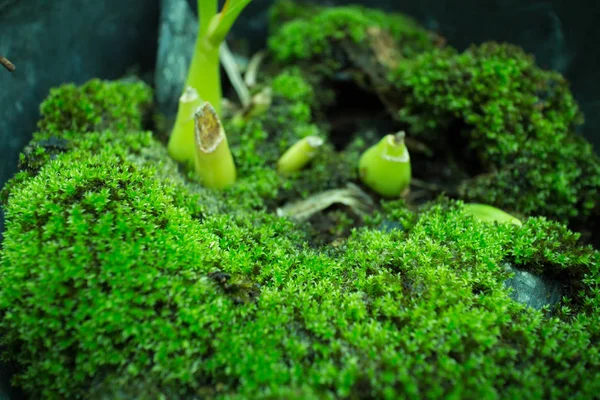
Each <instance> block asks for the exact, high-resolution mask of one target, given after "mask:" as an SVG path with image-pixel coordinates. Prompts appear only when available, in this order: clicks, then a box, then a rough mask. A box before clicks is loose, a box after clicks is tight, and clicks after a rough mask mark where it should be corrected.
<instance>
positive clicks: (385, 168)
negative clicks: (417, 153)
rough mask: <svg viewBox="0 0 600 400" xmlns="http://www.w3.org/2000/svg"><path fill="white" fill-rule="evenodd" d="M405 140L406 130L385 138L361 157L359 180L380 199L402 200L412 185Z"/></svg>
mask: <svg viewBox="0 0 600 400" xmlns="http://www.w3.org/2000/svg"><path fill="white" fill-rule="evenodd" d="M404 137H405V133H404V131H400V132H398V133H396V134H395V135H386V136H385V137H384V138H383V139H381V140H380V141H379V142H378V143H377V144H375V145H374V146H372V147H370V148H368V149H367V150H366V151H365V152H364V153H363V154H362V156H361V157H360V161H359V163H358V170H359V175H360V179H361V180H362V182H363V183H364V184H365V185H367V186H368V187H369V188H371V189H372V190H373V191H375V192H377V193H379V194H380V195H381V196H384V197H400V196H402V195H404V194H405V193H406V192H407V191H408V188H409V186H410V180H411V165H410V155H409V153H408V149H407V148H406V145H405V144H404Z"/></svg>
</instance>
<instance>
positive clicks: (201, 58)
mask: <svg viewBox="0 0 600 400" xmlns="http://www.w3.org/2000/svg"><path fill="white" fill-rule="evenodd" d="M185 86H186V87H187V86H191V87H193V88H194V89H196V90H197V91H198V94H199V95H200V98H201V99H202V100H203V101H207V102H209V103H210V104H212V106H213V107H214V108H215V111H216V112H217V115H221V98H222V92H221V74H220V63H219V46H215V45H213V44H212V42H210V41H209V40H207V37H206V36H198V38H197V39H196V47H195V49H194V56H193V57H192V62H191V64H190V69H189V71H188V76H187V81H186V83H185Z"/></svg>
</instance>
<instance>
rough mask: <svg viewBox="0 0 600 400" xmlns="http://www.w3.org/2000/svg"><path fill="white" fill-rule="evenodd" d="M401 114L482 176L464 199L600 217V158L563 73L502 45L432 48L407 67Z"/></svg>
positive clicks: (416, 131) (400, 74)
mask: <svg viewBox="0 0 600 400" xmlns="http://www.w3.org/2000/svg"><path fill="white" fill-rule="evenodd" d="M395 80H396V84H397V90H398V91H399V98H402V99H403V100H402V105H401V106H400V108H399V115H398V118H399V120H400V121H401V122H402V123H405V124H407V125H408V126H409V128H408V131H409V132H410V134H411V135H413V136H414V137H416V138H418V139H420V140H423V141H425V142H426V143H427V144H428V145H429V146H431V147H432V148H433V149H437V150H438V152H439V153H438V154H443V152H444V151H445V149H452V151H453V152H454V153H455V155H458V156H457V157H459V158H462V161H463V162H464V163H466V164H467V165H468V167H467V168H468V169H469V171H470V172H471V173H472V174H473V175H477V176H475V178H474V179H473V180H469V181H467V182H466V183H465V184H464V185H463V187H462V188H461V193H462V195H463V197H464V198H466V199H469V200H473V201H479V202H483V203H488V204H493V205H495V206H497V207H499V208H504V209H507V210H513V211H518V212H521V213H524V214H539V215H546V216H549V217H552V218H557V219H559V220H561V221H573V220H577V219H578V220H582V219H585V218H587V217H589V216H590V215H592V214H597V213H598V207H599V204H598V202H597V200H596V198H597V194H598V188H600V163H599V162H598V158H597V157H596V156H595V155H594V154H593V150H592V148H591V146H590V145H589V144H587V143H586V142H585V141H584V140H583V139H582V138H580V137H579V136H577V135H576V134H575V133H574V131H575V128H576V127H577V126H578V125H579V124H581V122H582V117H581V113H580V111H579V109H578V106H577V104H576V102H575V100H574V99H573V96H572V94H571V92H570V90H569V87H568V83H567V82H566V81H565V79H564V78H563V77H562V76H561V75H560V74H558V73H556V72H552V71H546V70H542V69H540V68H539V67H538V66H537V65H536V64H535V61H534V59H533V57H531V56H530V55H528V54H527V53H525V52H524V51H523V50H522V49H520V48H518V47H516V46H512V45H508V44H497V43H485V44H483V45H480V46H473V47H471V48H470V49H468V50H467V51H465V52H463V53H458V52H456V51H455V50H452V49H444V50H435V51H431V52H427V53H424V54H422V55H420V56H417V57H416V58H415V59H413V60H411V61H408V62H406V63H402V64H401V65H400V66H399V68H398V69H397V71H396V74H395Z"/></svg>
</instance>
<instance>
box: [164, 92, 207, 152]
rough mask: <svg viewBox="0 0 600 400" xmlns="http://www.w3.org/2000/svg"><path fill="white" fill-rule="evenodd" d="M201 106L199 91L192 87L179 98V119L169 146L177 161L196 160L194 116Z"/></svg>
mask: <svg viewBox="0 0 600 400" xmlns="http://www.w3.org/2000/svg"><path fill="white" fill-rule="evenodd" d="M201 104H202V99H201V98H200V95H198V91H197V90H196V89H194V88H193V87H191V86H188V87H186V89H185V91H184V92H183V94H182V95H181V97H180V98H179V108H178V109H177V119H176V120H175V125H174V126H173V131H172V132H171V137H170V138H169V144H168V150H169V154H170V155H171V157H172V158H173V159H174V160H176V161H179V162H182V163H192V162H193V160H194V147H195V144H194V114H195V113H196V111H197V110H198V108H199V107H200V105H201Z"/></svg>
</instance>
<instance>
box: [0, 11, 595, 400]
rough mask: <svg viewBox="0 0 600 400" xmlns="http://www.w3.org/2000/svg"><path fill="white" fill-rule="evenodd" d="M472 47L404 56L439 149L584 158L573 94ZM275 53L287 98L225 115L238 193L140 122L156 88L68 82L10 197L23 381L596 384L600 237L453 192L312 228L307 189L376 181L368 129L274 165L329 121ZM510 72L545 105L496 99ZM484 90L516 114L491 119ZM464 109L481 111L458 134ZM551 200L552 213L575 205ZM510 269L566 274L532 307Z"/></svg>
mask: <svg viewBox="0 0 600 400" xmlns="http://www.w3.org/2000/svg"><path fill="white" fill-rule="evenodd" d="M288 5H289V4H288ZM338 11H339V10H338ZM281 13H282V14H285V13H283V11H281ZM329 13H330V14H331V13H333V14H331V15H334V14H335V13H334V12H332V11H329ZM342 14H343V13H342ZM308 18H313V16H310V17H309V16H306V19H308ZM314 18H317V17H314ZM365 18H372V20H370V22H369V24H370V23H372V22H373V21H375V22H377V21H378V20H377V19H376V18H375V17H373V16H372V15H371V14H369V13H367V14H365ZM291 23H292V24H293V23H294V22H291ZM356 26H357V27H359V26H360V25H358V24H357V25H356ZM285 29H291V28H285V27H284V28H281V31H282V32H283V31H284V30H285ZM292 30H293V29H292ZM278 40H279V39H278ZM478 52H479V53H478ZM471 53H472V54H471V55H470V56H468V55H465V54H469V53H465V54H462V55H460V54H457V53H456V52H453V51H452V50H449V51H441V52H438V51H437V50H435V51H431V52H427V53H423V54H422V55H417V54H414V55H413V56H414V58H413V61H411V63H408V64H407V66H405V67H402V68H405V69H396V68H394V70H396V75H395V78H394V79H392V81H393V82H395V83H397V84H398V89H397V90H398V91H399V92H400V93H402V94H403V95H404V96H405V98H406V99H412V100H410V101H408V102H407V103H406V104H405V105H404V108H402V112H401V114H400V117H401V118H402V119H404V122H403V123H404V124H405V125H408V126H411V127H412V128H413V129H414V135H415V136H416V137H417V138H418V139H419V140H422V141H423V142H424V143H427V145H429V146H430V147H431V149H433V151H434V152H435V153H436V154H445V153H441V152H442V150H443V148H444V147H447V148H450V147H451V146H450V143H453V142H454V141H455V140H454V139H455V138H456V141H460V140H461V139H460V138H462V140H464V139H465V138H471V139H472V143H474V144H475V146H474V147H473V148H472V149H471V148H470V147H469V146H466V145H465V146H464V147H463V148H464V149H469V151H471V152H472V153H470V155H469V159H470V160H471V159H472V160H476V161H477V162H478V163H479V164H478V165H480V166H481V165H486V166H490V167H489V168H492V166H493V167H494V168H497V169H500V168H503V167H504V164H503V162H504V161H503V160H504V159H505V157H511V154H512V153H511V151H513V147H517V150H519V149H522V148H525V149H528V150H527V151H530V152H533V151H538V150H539V149H538V147H536V146H541V145H540V143H546V144H545V145H544V146H546V147H543V149H544V150H546V151H547V153H543V154H548V157H550V155H552V156H556V157H564V158H559V159H560V160H563V161H564V162H565V163H566V162H567V161H566V158H567V156H568V154H571V153H568V151H567V150H560V149H563V147H564V146H565V145H566V144H568V143H570V140H571V139H572V138H574V136H573V135H572V128H573V126H572V125H574V124H575V123H576V122H577V119H578V117H577V113H576V112H575V111H576V108H575V106H574V104H573V103H569V101H571V100H569V99H571V98H570V97H569V95H568V92H567V91H565V90H562V89H561V90H559V88H560V87H561V86H560V85H559V86H558V87H556V86H552V85H551V86H539V85H543V84H548V82H549V81H548V79H550V78H556V79H558V77H557V76H555V75H551V76H550V75H548V76H547V75H540V76H538V75H536V74H538V73H539V72H538V70H537V69H533V67H530V66H529V65H530V64H528V63H527V62H528V59H526V58H518V57H517V56H516V55H518V54H520V53H518V52H515V50H514V49H512V48H510V47H502V46H501V47H494V46H491V45H490V47H481V48H479V50H471ZM509 53H510V54H512V55H513V56H515V58H516V59H515V60H514V61H511V60H512V59H511V58H510V57H509V56H508V55H506V54H509ZM475 54H479V55H480V56H481V57H479V58H477V57H475V56H474V55H475ZM435 55H437V56H436V57H438V58H437V60H438V61H437V62H435V61H434V58H433V57H434V56H435ZM413 56H411V57H413ZM485 60H487V61H485ZM428 63H430V64H428ZM448 63H449V65H450V66H447V64H448ZM463 64H464V65H466V66H467V67H468V68H467V67H465V68H466V70H468V71H469V73H471V74H472V76H471V78H470V80H467V81H464V82H463V81H461V82H462V84H459V83H457V84H456V90H457V91H458V92H460V93H463V92H466V93H468V94H469V95H470V97H469V98H468V99H466V98H463V97H461V96H462V95H460V96H459V95H457V94H456V93H454V91H453V89H452V87H450V88H449V87H448V85H447V84H444V83H439V82H446V83H447V79H451V78H448V76H450V77H452V76H454V75H452V74H454V73H458V72H456V71H459V72H460V71H462V70H461V68H462V66H463ZM417 65H421V66H423V67H424V66H426V65H427V66H428V69H427V70H422V68H421V69H419V68H416V67H415V66H417ZM507 65H512V66H513V67H511V68H508V67H507ZM409 68H415V70H414V71H413V72H412V73H411V74H408V72H406V71H408V69H409ZM436 68H439V69H440V71H439V72H437V73H436V72H435V71H436ZM506 68H508V70H505V69H506ZM528 68H530V69H528ZM277 69H280V70H281V71H280V72H278V73H277V74H276V75H275V76H271V77H265V78H266V79H264V80H262V81H261V82H260V84H261V85H269V86H271V87H272V89H273V99H272V100H273V101H272V105H271V107H270V109H269V111H268V112H267V113H265V114H263V115H260V116H257V117H254V118H251V119H248V120H245V119H244V118H241V117H240V118H236V119H234V120H231V121H227V122H226V123H225V127H226V129H227V134H228V139H229V142H230V147H231V149H232V152H233V154H234V157H235V160H236V165H237V167H238V171H239V180H238V182H237V183H236V184H235V185H233V186H232V187H230V188H228V189H226V190H224V191H212V190H207V189H205V188H202V187H201V186H199V185H198V184H197V183H196V181H195V179H194V177H193V176H191V175H189V174H188V171H185V170H184V169H183V167H181V166H177V165H176V164H175V163H173V162H172V161H170V160H169V159H168V157H167V153H166V150H165V148H164V145H163V144H162V143H160V142H159V141H157V140H156V139H155V138H154V137H153V134H152V133H150V132H144V131H142V130H141V129H142V128H143V126H144V124H143V118H144V114H145V110H147V107H148V102H147V99H148V98H149V96H150V92H149V89H148V88H147V87H146V86H144V85H142V84H135V85H134V86H131V85H132V84H131V83H127V82H116V83H115V82H113V83H110V82H102V81H93V83H89V84H87V85H83V86H81V87H74V86H71V85H67V86H63V87H62V88H59V89H57V90H55V91H53V92H52V94H51V96H50V98H49V100H48V101H47V102H45V103H44V106H43V110H44V111H43V115H42V122H40V125H39V127H40V131H39V132H38V133H36V134H35V137H34V140H33V141H32V143H31V145H30V147H28V149H27V150H26V151H25V152H24V153H23V155H22V158H21V168H22V171H21V172H20V173H19V174H18V175H17V176H16V177H15V178H14V179H13V180H12V181H11V182H10V183H9V184H8V185H7V186H6V187H5V189H4V191H3V199H2V200H3V204H4V208H5V213H6V219H7V223H6V232H5V234H4V237H5V240H4V242H3V245H2V251H1V253H0V340H1V344H2V349H3V352H4V356H5V357H6V358H8V359H10V360H12V361H14V362H15V363H16V364H17V365H18V366H19V370H18V371H17V375H16V377H15V383H16V384H18V385H20V386H21V387H23V388H24V389H25V390H26V392H27V393H28V394H29V395H31V396H32V397H34V398H50V399H53V398H56V399H64V398H68V399H79V398H82V399H83V398H91V399H140V400H141V399H148V398H152V399H153V398H169V399H197V398H202V399H205V398H207V399H213V398H227V399H246V398H265V399H266V398H269V399H313V398H314V399H321V398H354V399H370V398H390V399H391V398H410V399H422V398H440V399H441V398H465V399H497V398H505V397H506V398H540V399H542V398H556V399H567V398H569V399H570V398H580V399H587V398H593V397H594V396H596V395H597V393H598V391H600V346H599V345H598V343H600V289H599V288H600V253H599V252H598V251H596V250H594V249H593V248H592V247H590V246H587V245H584V244H583V243H582V241H581V238H580V235H579V234H578V233H574V232H573V231H571V230H569V229H568V228H567V227H566V226H565V225H563V224H562V223H561V222H556V221H554V220H551V219H546V218H545V217H527V216H523V215H521V216H520V217H521V218H522V221H523V224H522V225H515V224H499V223H486V222H483V221H480V220H477V219H475V218H474V217H473V216H472V215H471V214H470V213H469V212H467V211H466V210H465V208H464V207H463V203H462V202H461V201H460V200H456V199H453V200H451V199H449V198H447V197H439V198H437V199H436V200H435V201H432V202H428V203H427V204H425V205H422V204H415V203H411V202H410V201H411V199H410V198H409V199H407V200H395V201H382V200H380V199H379V198H377V197H376V196H371V197H369V196H368V195H366V194H365V193H363V194H364V196H366V197H367V198H370V199H372V200H371V202H372V204H371V205H370V207H371V209H370V210H369V211H371V212H370V213H368V215H357V214H356V213H354V212H353V210H352V209H351V207H347V206H345V205H344V203H343V202H342V204H341V205H340V204H333V205H332V206H330V207H327V208H326V209H325V210H317V211H316V212H315V214H314V218H313V219H312V220H309V221H303V222H296V221H295V220H293V219H292V218H288V217H280V216H278V209H280V208H285V205H286V204H288V203H289V202H290V201H295V200H302V199H307V198H309V197H310V198H312V199H314V197H311V196H313V195H314V194H318V193H322V192H323V191H328V190H331V189H338V188H340V187H343V186H344V185H347V184H348V183H353V184H355V185H360V182H359V181H358V180H357V177H356V164H357V159H358V156H359V155H360V151H361V150H362V149H364V148H365V146H366V140H367V139H369V138H368V137H367V136H364V137H356V138H354V139H351V140H349V141H348V143H347V145H346V146H345V147H344V148H343V149H342V150H339V149H336V148H335V146H333V145H329V144H328V145H327V146H324V148H323V149H322V153H321V154H320V155H319V156H318V157H316V158H315V159H314V160H313V162H312V164H310V165H309V166H308V167H307V168H306V169H305V170H302V171H300V172H298V173H295V174H293V175H291V176H288V177H282V176H280V175H278V174H277V173H276V170H275V165H276V162H277V159H278V157H279V155H280V154H281V152H283V151H284V150H285V149H287V148H288V147H289V146H290V145H291V144H292V143H294V142H295V141H296V140H298V139H300V138H302V137H305V136H307V135H320V136H322V137H324V138H326V139H328V140H330V141H331V140H333V138H332V135H331V132H330V130H329V129H328V124H327V121H322V120H316V119H315V118H314V115H315V114H314V111H315V107H318V106H319V100H318V96H319V91H318V88H315V87H313V86H311V84H309V83H308V82H309V81H307V80H306V79H305V75H304V71H302V70H299V69H297V68H289V67H285V68H284V67H283V66H282V65H279V66H278V68H277ZM444 71H445V72H444ZM481 71H487V72H481ZM519 71H520V72H519ZM523 71H529V72H527V73H529V74H532V75H531V79H532V82H534V83H533V84H532V85H534V86H535V87H536V88H537V89H539V90H546V92H544V93H546V97H543V98H544V99H545V100H543V101H542V102H541V103H540V104H541V106H539V105H532V104H530V101H532V99H531V98H530V96H529V95H527V94H526V93H529V92H527V90H533V89H532V87H533V86H532V87H529V86H528V88H529V89H527V88H524V87H522V86H520V85H517V84H515V83H514V82H515V80H514V79H513V78H514V76H522V75H523V74H524V73H525V72H523ZM402 74H406V75H402ZM417 74H421V75H420V76H422V77H423V76H430V77H429V78H428V79H429V80H427V79H425V78H424V79H413V77H414V76H417ZM444 74H448V75H444ZM477 74H479V75H477ZM496 74H500V75H502V74H505V75H506V76H507V79H506V81H505V84H506V85H507V88H508V89H506V90H507V91H508V92H510V93H513V94H515V93H516V94H519V93H521V94H519V95H518V96H517V97H516V98H517V99H519V100H518V101H516V103H514V104H513V103H511V104H513V105H514V107H516V106H517V105H518V106H519V107H521V106H522V110H528V111H527V112H530V114H527V115H534V114H533V113H534V110H538V108H539V114H535V115H536V116H537V117H536V118H533V119H531V120H528V121H527V123H526V122H525V120H520V118H521V115H522V114H518V115H517V114H516V113H513V112H514V110H513V108H511V107H513V106H509V105H508V103H507V102H506V101H504V100H503V99H505V97H503V96H505V95H507V94H506V93H505V91H502V90H501V91H499V92H498V93H497V94H494V93H496V92H494V91H493V90H496V89H497V88H498V86H497V85H498V84H493V77H496V76H497V75H496ZM511 74H513V75H514V76H513V75H511ZM461 76H462V75H461ZM436 77H437V78H436ZM462 77H463V78H464V76H462ZM549 77H550V78H549ZM542 78H543V79H542ZM436 79H438V80H436ZM444 79H446V80H444ZM536 79H537V80H536ZM432 82H433V83H434V84H432ZM436 82H437V83H436ZM465 82H466V83H465ZM468 82H471V83H470V84H469V83H468ZM527 82H529V81H527ZM558 82H559V83H561V82H562V81H560V80H559V81H558ZM486 85H487V86H486ZM91 87H93V88H94V90H90V88H91ZM540 87H541V89H540ZM550 87H555V88H557V89H556V90H557V91H556V92H554V91H550V92H548V90H549V89H548V88H550ZM484 88H488V89H490V90H492V93H491V94H490V92H487V91H486V90H483V89H484ZM563 89H564V87H563ZM479 90H482V93H479ZM519 90H522V91H521V92H519ZM99 93H104V95H99ZM107 93H112V94H110V95H107ZM523 93H525V94H523ZM540 96H541V95H540ZM540 98H541V97H540ZM74 99H78V100H77V101H75V100H74ZM119 99H120V100H122V101H124V102H125V104H123V106H122V108H121V107H119V106H118V104H116V103H115V102H116V101H117V100H119ZM452 99H455V101H453V100H452ZM456 99H458V100H456ZM461 99H462V100H461ZM467 100H469V101H471V103H468V102H467ZM475 100H477V101H479V102H480V103H481V104H494V101H496V100H497V101H498V102H499V104H500V105H498V107H501V110H504V109H502V107H507V108H506V110H505V112H500V111H494V110H495V109H494V108H493V107H492V108H490V109H489V110H488V111H486V112H483V111H481V110H479V109H476V108H473V107H471V106H472V105H473V104H474V103H473V102H474V101H475ZM86 104H87V105H93V106H89V107H88V106H85V107H83V108H82V106H81V105H86ZM536 104H537V103H536ZM469 107H471V108H469ZM528 107H529V108H528ZM540 107H541V108H540ZM447 108H450V109H451V110H455V111H452V112H447V110H446V109H447ZM82 110H84V111H82ZM476 111H477V112H476ZM536 112H537V111H536ZM432 115H433V116H435V118H431V116H432ZM504 116H506V117H507V118H509V120H508V121H504V120H503V119H502V118H500V117H504ZM462 119H464V122H465V124H466V123H467V122H468V123H469V124H471V125H470V127H468V128H467V127H463V128H461V129H459V130H456V131H455V130H453V129H454V124H455V122H456V121H457V120H458V121H462ZM90 121H91V122H90ZM494 121H495V122H494ZM561 121H562V122H561ZM495 123H497V124H500V125H495ZM503 123H504V125H502V124H503ZM509 123H510V124H512V125H510V124H509ZM486 124H487V125H486ZM536 124H537V125H536ZM507 126H510V127H511V129H514V131H510V132H511V135H506V134H505V132H504V133H503V128H502V127H507ZM451 128H452V129H451ZM478 129H479V130H478ZM493 129H496V131H494V132H496V133H495V134H493V133H492V132H493ZM553 129H556V130H555V134H554V135H551V134H550V132H551V131H552V130H553ZM443 132H445V133H443ZM448 132H452V133H453V134H455V136H449V134H448ZM376 133H377V132H375V133H372V135H373V136H376ZM537 134H539V135H540V136H539V137H540V140H539V141H537V142H536V141H533V140H531V138H532V137H536V136H535V135H537ZM469 135H471V136H469ZM570 138H571V139H570ZM542 139H543V140H542ZM436 140H440V143H438V145H439V147H436V146H434V145H432V144H435V142H436ZM573 140H575V139H573ZM530 142H534V143H530ZM511 143H512V144H511ZM552 146H555V147H552ZM482 147H484V148H488V147H489V152H478V151H477V149H480V148H482ZM492 147H493V148H494V149H495V150H493V149H492ZM515 151H516V150H515ZM516 154H517V155H518V157H525V155H523V154H521V153H518V152H517V153H516ZM557 154H558V155H557ZM573 156H574V155H573ZM543 160H547V159H543ZM540 164H543V163H540ZM565 165H566V164H565ZM569 165H571V166H572V167H573V168H585V165H587V164H585V163H583V161H581V164H577V163H576V162H574V163H573V164H569ZM573 173H574V172H573ZM557 176H558V175H556V174H555V175H553V176H551V177H546V176H545V175H544V176H542V177H541V178H543V179H547V180H548V182H546V184H545V185H542V181H541V180H540V181H539V182H538V183H537V184H538V185H539V187H540V190H547V191H549V192H550V193H554V191H556V190H558V189H556V184H555V182H556V178H557ZM561 176H562V175H560V176H559V177H561ZM519 178H520V177H517V178H515V181H514V182H517V184H520V183H519V182H520V181H519V180H518V179H519ZM565 179H566V178H565ZM564 182H566V181H564ZM590 187H591V184H590ZM578 190H583V189H581V188H580V189H578ZM525 193H529V192H525ZM363 199H364V197H363ZM514 201H519V200H518V199H516V200H514ZM548 204H549V207H550V208H549V211H548V213H549V214H551V213H552V212H555V211H556V210H557V209H558V208H555V207H554V206H553V204H554V203H551V202H549V203H548ZM305 206H306V207H309V206H311V204H310V202H308V203H306V204H305ZM553 207H554V208H553ZM578 210H581V209H580V208H578ZM363 211H364V210H363ZM580 212H581V211H580ZM323 221H329V222H331V225H327V224H324V223H323ZM324 226H327V227H324ZM509 267H510V268H509ZM514 268H517V269H519V270H524V271H529V272H531V273H534V274H537V275H543V276H545V277H548V278H552V279H554V280H555V281H558V282H560V285H561V292H562V294H563V298H562V300H561V301H560V303H559V304H557V305H555V306H553V307H546V308H544V309H541V310H537V309H533V308H531V307H528V306H526V305H524V304H521V303H519V302H516V301H514V300H513V298H512V297H511V292H510V290H511V289H510V288H509V287H508V286H507V284H506V282H507V279H508V278H509V277H510V275H511V272H510V271H511V270H512V269H514Z"/></svg>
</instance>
